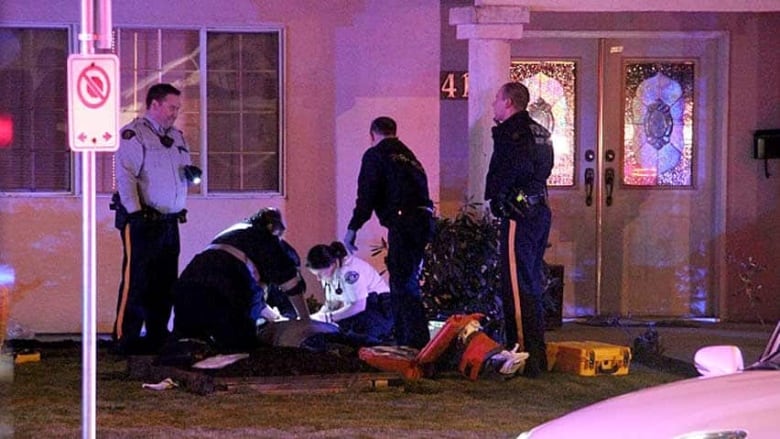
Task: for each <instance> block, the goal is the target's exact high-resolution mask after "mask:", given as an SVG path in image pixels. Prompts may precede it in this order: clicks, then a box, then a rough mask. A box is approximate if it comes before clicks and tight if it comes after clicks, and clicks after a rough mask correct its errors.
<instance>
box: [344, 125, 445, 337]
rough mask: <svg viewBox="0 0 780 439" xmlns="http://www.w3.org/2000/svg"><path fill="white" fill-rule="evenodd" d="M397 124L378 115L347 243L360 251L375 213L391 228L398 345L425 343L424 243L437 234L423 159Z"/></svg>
mask: <svg viewBox="0 0 780 439" xmlns="http://www.w3.org/2000/svg"><path fill="white" fill-rule="evenodd" d="M396 128H397V127H396V123H395V121H394V120H393V119H391V118H389V117H378V118H376V119H374V121H373V122H371V127H370V130H369V133H370V136H371V142H372V146H371V147H370V148H369V149H368V150H366V152H365V153H364V154H363V160H362V164H361V167H360V174H359V176H358V191H357V200H356V201H355V209H354V210H353V214H352V219H351V220H350V221H349V225H348V226H347V232H346V234H345V236H344V243H345V244H346V246H347V248H348V249H349V250H350V251H353V252H354V251H356V250H357V247H356V246H355V238H356V234H357V231H358V230H359V229H360V228H361V227H362V226H363V224H365V222H366V221H368V220H369V218H371V214H372V212H375V213H376V216H377V218H378V219H379V223H380V224H382V225H383V226H384V227H386V228H387V259H386V261H387V271H388V273H389V275H390V302H391V309H392V313H393V318H394V320H395V323H394V328H395V341H396V344H398V345H399V346H411V347H414V348H418V349H419V348H422V347H423V346H425V344H426V343H427V342H428V340H429V338H430V336H429V333H428V321H427V319H426V317H425V310H424V309H423V304H422V296H421V291H420V270H421V267H422V259H423V255H424V251H425V246H426V245H427V244H428V242H430V240H431V238H432V234H433V202H432V201H431V199H430V197H429V195H428V179H427V177H426V175H425V170H424V169H423V167H422V164H420V162H419V161H418V160H417V157H415V155H414V154H413V153H412V151H411V150H410V149H409V148H408V147H407V146H406V145H404V144H403V143H402V142H401V141H400V140H398V137H397V136H396Z"/></svg>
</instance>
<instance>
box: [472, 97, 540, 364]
mask: <svg viewBox="0 0 780 439" xmlns="http://www.w3.org/2000/svg"><path fill="white" fill-rule="evenodd" d="M528 101H529V95H528V89H527V88H526V87H525V86H524V85H523V84H520V83H517V82H509V83H506V84H504V85H503V86H502V87H501V88H500V89H499V91H498V93H496V98H495V101H494V102H493V111H494V115H495V121H496V122H497V123H498V125H497V126H496V127H494V128H493V155H492V156H491V158H490V165H489V168H488V173H487V178H486V182H485V199H486V200H490V210H491V212H492V213H493V215H494V216H496V217H498V218H500V219H501V229H500V237H501V243H500V248H501V261H502V263H501V265H502V267H501V271H502V290H503V294H502V302H503V309H504V324H505V330H506V339H507V340H506V341H507V345H508V348H509V349H512V348H513V347H514V345H515V344H516V343H517V344H519V345H520V346H519V347H520V349H521V350H525V351H527V352H528V353H529V354H530V357H529V359H528V361H527V362H526V366H525V372H524V374H525V375H526V376H529V377H536V376H538V375H539V373H540V372H542V371H544V370H545V369H546V367H547V357H546V352H545V342H544V307H543V297H542V294H543V290H544V287H543V285H542V263H543V257H544V251H545V248H546V247H547V239H548V237H549V234H550V225H551V217H552V215H551V212H550V208H549V206H548V203H547V178H548V177H549V176H550V173H551V172H552V167H553V147H552V142H551V140H550V132H549V131H548V130H547V129H545V128H544V127H542V126H541V125H539V124H538V123H537V122H535V121H534V120H533V119H531V117H530V115H529V114H528V111H527V110H526V107H527V105H528Z"/></svg>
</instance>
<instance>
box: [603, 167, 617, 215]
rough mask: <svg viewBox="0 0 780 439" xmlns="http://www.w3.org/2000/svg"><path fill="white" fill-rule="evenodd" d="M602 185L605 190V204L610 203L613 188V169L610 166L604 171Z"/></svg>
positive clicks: (608, 204) (609, 204)
mask: <svg viewBox="0 0 780 439" xmlns="http://www.w3.org/2000/svg"><path fill="white" fill-rule="evenodd" d="M604 186H605V187H606V190H607V198H606V202H607V206H611V205H612V189H614V188H615V170H614V169H612V168H607V169H606V170H605V171H604Z"/></svg>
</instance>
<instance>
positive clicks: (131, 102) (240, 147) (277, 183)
mask: <svg viewBox="0 0 780 439" xmlns="http://www.w3.org/2000/svg"><path fill="white" fill-rule="evenodd" d="M280 41H281V39H280V31H279V30H271V31H263V32H216V31H215V32H212V31H205V30H200V31H198V30H171V29H124V28H123V29H119V30H118V32H117V47H116V52H117V55H118V56H119V59H120V72H121V80H120V81H121V88H122V96H121V106H122V109H121V114H120V123H121V124H122V125H124V124H125V123H128V122H130V121H131V120H132V119H133V118H135V117H139V116H142V115H143V114H144V112H145V110H146V104H145V99H146V90H147V89H148V88H149V87H150V86H151V85H153V84H156V83H158V82H169V83H171V84H173V85H174V86H175V87H177V88H179V89H180V90H181V91H182V110H181V112H180V113H179V118H178V119H177V121H176V126H177V127H178V128H180V129H181V130H182V131H183V132H184V137H185V139H186V140H187V143H188V144H189V146H190V150H191V152H192V160H193V163H195V164H198V165H199V166H201V167H202V168H203V169H204V171H206V172H205V174H204V177H205V178H204V180H203V183H202V184H201V185H200V186H197V187H194V188H193V191H195V192H199V193H202V194H220V193H222V194H236V193H272V194H273V193H280V192H281V175H282V173H281V159H280V157H281V145H282V136H281V128H280V126H281V125H280V121H281V119H280V114H282V113H281V99H280V90H281V87H280V81H281V71H280V65H281V63H280V61H279V60H280V53H281V50H280ZM203 80H205V81H206V84H205V87H204V86H203V84H202V81H203ZM204 90H205V95H203V91H204ZM202 114H205V115H206V117H205V125H204V124H203V123H202V118H201V115H202ZM112 160H113V154H102V153H99V155H98V162H99V163H98V180H99V183H98V190H99V191H102V192H109V191H111V190H113V187H114V181H113V164H112Z"/></svg>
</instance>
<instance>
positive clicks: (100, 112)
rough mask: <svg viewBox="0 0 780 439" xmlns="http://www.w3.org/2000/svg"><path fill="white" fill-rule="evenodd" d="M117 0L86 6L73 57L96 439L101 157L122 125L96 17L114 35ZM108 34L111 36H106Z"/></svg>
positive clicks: (87, 353)
mask: <svg viewBox="0 0 780 439" xmlns="http://www.w3.org/2000/svg"><path fill="white" fill-rule="evenodd" d="M110 2H111V0H81V33H80V34H79V41H80V52H81V54H80V55H71V56H69V57H68V104H69V105H68V124H69V133H70V148H71V150H73V151H76V152H80V153H81V157H82V161H81V163H82V169H81V190H82V196H83V207H82V234H83V253H84V260H83V285H84V291H83V293H82V294H83V299H82V332H81V337H82V338H81V343H82V355H81V359H82V361H81V375H82V378H81V383H82V385H81V390H82V398H81V402H82V409H81V420H82V437H83V438H84V439H93V438H94V437H95V424H96V417H97V416H96V409H95V407H96V404H95V398H96V392H95V388H96V375H97V355H96V351H97V340H96V338H97V328H96V320H97V312H96V310H97V307H96V302H97V300H96V296H97V294H96V285H97V276H96V271H97V259H96V254H97V250H96V249H97V246H96V229H97V221H96V218H95V193H96V188H95V152H96V151H116V149H117V147H118V143H117V142H118V141H117V137H118V136H117V133H118V131H119V129H118V120H119V97H118V95H119V72H118V71H119V61H118V59H117V58H116V56H115V55H95V54H94V52H95V41H100V42H105V41H107V40H110V38H106V36H105V35H103V36H102V38H101V37H100V36H98V35H96V34H95V31H94V29H95V14H96V12H97V13H98V14H99V15H100V17H98V18H99V21H100V23H101V29H104V32H110V31H111V7H110V5H111V3H110ZM106 29H107V31H106Z"/></svg>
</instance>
